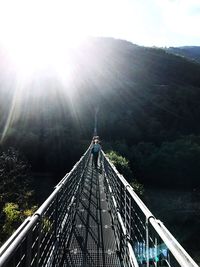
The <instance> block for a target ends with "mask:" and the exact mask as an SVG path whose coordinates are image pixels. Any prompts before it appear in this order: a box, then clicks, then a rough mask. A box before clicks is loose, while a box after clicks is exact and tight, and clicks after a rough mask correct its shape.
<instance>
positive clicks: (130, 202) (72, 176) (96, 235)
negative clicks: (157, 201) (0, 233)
mask: <svg viewBox="0 0 200 267" xmlns="http://www.w3.org/2000/svg"><path fill="white" fill-rule="evenodd" d="M99 162H100V168H99V170H96V169H94V168H93V164H92V158H91V147H89V148H88V150H87V151H86V152H85V154H84V155H83V156H82V157H81V159H80V160H79V161H78V162H77V163H76V164H75V166H74V167H73V169H72V170H71V171H70V172H69V173H68V174H66V175H65V177H64V178H63V179H62V180H61V181H60V182H59V183H58V185H57V186H56V187H55V190H54V191H53V193H52V194H51V195H50V196H49V197H48V198H47V200H46V201H45V202H44V203H43V204H42V206H41V207H40V208H39V209H38V210H37V211H36V212H35V214H34V215H33V216H31V217H29V218H27V219H26V220H25V221H24V223H23V224H22V225H21V226H20V227H19V228H18V229H17V230H16V232H15V233H14V234H13V235H12V236H11V237H10V238H9V239H8V240H7V242H6V243H5V244H4V245H3V246H2V247H1V249H0V266H2V267H4V266H5V267H12V266H18V267H22V266H23V267H24V266H49V267H54V266H56V267H59V266H73V267H81V266H82V267H89V266H90V267H96V266H97V267H101V266H102V267H111V266H112V267H128V266H130V267H151V266H155V267H156V266H157V267H159V266H161V267H164V266H168V267H176V266H182V267H198V265H197V264H196V263H195V262H194V261H193V259H192V258H191V257H190V256H189V255H188V253H187V252H186V251H185V250H184V249H183V247H182V246H181V245H180V244H179V243H178V242H177V240H176V239H175V238H174V237H173V236H172V234H171V233H170V232H169V231H168V230H167V228H166V227H165V226H164V225H163V223H162V222H161V221H160V220H158V219H156V218H155V217H154V216H153V214H152V213H151V212H150V211H149V209H148V208H147V207H146V206H145V205H144V203H143V202H142V201H141V199H140V198H139V197H138V196H137V194H136V193H135V192H134V191H133V189H132V187H131V186H130V185H129V183H128V182H127V181H126V180H125V179H124V177H123V176H122V175H121V174H119V173H118V172H117V170H116V168H115V167H114V165H113V164H112V163H111V162H110V161H109V159H108V158H107V157H106V155H105V154H104V152H103V151H101V152H100V160H99Z"/></svg>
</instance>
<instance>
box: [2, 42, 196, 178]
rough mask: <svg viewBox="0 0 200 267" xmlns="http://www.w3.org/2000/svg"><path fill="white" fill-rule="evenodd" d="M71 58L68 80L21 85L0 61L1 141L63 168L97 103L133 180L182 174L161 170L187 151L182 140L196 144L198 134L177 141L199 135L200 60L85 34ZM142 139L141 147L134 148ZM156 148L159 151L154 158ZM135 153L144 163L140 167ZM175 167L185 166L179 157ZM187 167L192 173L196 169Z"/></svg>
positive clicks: (38, 164)
mask: <svg viewBox="0 0 200 267" xmlns="http://www.w3.org/2000/svg"><path fill="white" fill-rule="evenodd" d="M71 58H72V59H73V60H72V61H71V65H72V66H73V72H72V73H71V77H70V80H69V81H68V82H67V83H65V84H63V83H62V82H61V81H60V80H59V79H58V77H57V76H56V74H55V73H53V72H52V73H51V72H50V73H45V74H43V75H40V76H37V77H33V78H32V80H31V81H30V82H29V84H28V85H26V87H25V88H22V89H20V90H19V87H18V83H17V79H16V75H15V73H14V72H13V71H11V70H12V68H7V69H6V67H5V62H6V61H5V60H4V66H3V67H2V65H1V69H2V71H1V73H0V80H1V85H0V112H1V118H0V125H1V133H2V137H3V138H2V146H3V147H8V146H15V147H17V148H19V149H20V150H22V151H23V152H24V154H25V155H26V156H27V157H28V159H29V160H30V162H31V163H32V166H33V168H34V169H36V170H38V169H39V170H50V171H51V170H54V171H58V170H59V171H61V170H63V171H64V170H66V167H67V166H69V167H71V165H72V164H73V162H74V160H75V159H78V157H79V155H80V153H81V152H83V150H84V149H85V146H86V145H85V144H88V142H89V139H90V137H91V135H92V131H93V126H94V108H95V107H98V108H99V115H98V130H99V135H100V136H101V138H102V139H103V140H104V144H105V143H106V142H107V143H109V144H108V146H107V147H108V148H109V147H110V148H114V149H116V150H118V151H120V152H121V153H122V154H124V155H125V156H127V157H128V158H129V159H130V160H131V164H132V167H134V168H135V170H136V172H137V175H138V177H139V178H140V177H141V179H143V180H145V179H146V180H151V179H156V180H159V177H160V176H161V175H162V176H164V177H168V176H171V179H173V178H174V176H176V175H179V176H180V177H181V175H183V174H184V173H185V174H184V175H186V173H187V172H186V171H185V172H184V173H183V171H182V172H179V174H178V170H177V173H176V172H175V171H174V172H172V173H174V175H172V174H171V173H165V174H163V173H162V170H164V168H163V167H162V166H163V164H164V165H166V171H167V170H168V169H169V168H168V167H169V164H168V163H169V158H172V154H173V155H174V152H173V151H176V150H177V149H179V150H180V151H185V150H183V149H181V146H184V149H186V151H188V150H187V149H189V148H188V147H189V146H187V145H185V142H186V143H188V142H192V143H193V144H194V145H195V144H196V148H197V147H198V148H199V139H198V138H197V139H194V138H193V139H192V141H191V140H188V139H187V140H186V141H183V140H182V141H181V142H182V143H181V144H180V143H179V142H178V143H177V140H178V139H180V138H182V137H183V136H189V135H196V136H198V135H199V134H200V124H199V117H200V106H199V102H200V64H197V63H195V62H191V61H188V60H186V59H185V58H182V57H179V56H176V55H173V54H169V53H168V52H166V51H163V50H162V49H155V48H146V47H139V46H136V45H134V44H132V43H129V42H127V41H122V40H115V39H111V38H91V39H89V40H88V41H87V42H85V44H84V45H83V46H82V47H81V48H80V49H79V50H75V49H72V50H71ZM16 88H18V89H16ZM187 138H188V137H187ZM85 139H87V140H88V141H86V142H85V141H84V140H85ZM141 142H143V143H145V145H144V146H143V148H141V146H139V147H138V145H139V144H140V143H141ZM164 142H170V144H168V145H166V144H165V143H164ZM149 143H151V145H149ZM152 145H153V147H152ZM168 147H171V150H169V149H168ZM175 148H176V149H175ZM161 152H162V153H164V155H165V156H159V153H161ZM170 153H171V154H170ZM158 156H159V158H162V159H165V162H162V161H161V162H160V166H159V167H158V166H154V162H152V160H153V159H154V161H155V158H156V157H158ZM141 157H142V159H143V161H145V160H146V161H145V164H146V165H144V164H143V165H141V160H140V158H141ZM151 157H153V158H151ZM150 158H151V160H150ZM179 158H181V157H179ZM195 158H196V164H197V163H198V160H197V159H198V157H195ZM149 160H150V161H149ZM185 160H186V159H185ZM187 160H188V159H187ZM191 162H192V160H191ZM143 163H144V162H143ZM149 164H150V165H149ZM178 164H179V165H181V164H184V156H183V155H182V161H180V162H179V163H178ZM191 164H192V163H191ZM149 166H154V167H153V170H152V169H151V170H150V169H149ZM195 166H196V165H195ZM199 166H200V164H199ZM141 168H142V171H141ZM173 168H176V166H173ZM190 169H191V166H189V165H188V171H189V170H190ZM193 169H194V170H195V177H197V176H198V174H200V170H199V169H198V167H195V168H194V166H193ZM156 170H157V173H156V174H155V172H156ZM158 170H159V171H158ZM190 175H194V174H192V173H190ZM153 177H156V178H153ZM180 179H181V178H180ZM195 179H196V178H195Z"/></svg>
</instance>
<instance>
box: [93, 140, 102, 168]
mask: <svg viewBox="0 0 200 267" xmlns="http://www.w3.org/2000/svg"><path fill="white" fill-rule="evenodd" d="M100 150H101V146H100V144H99V140H98V139H94V143H93V146H92V150H91V153H92V154H93V163H94V167H95V169H97V167H98V164H97V163H98V157H99V152H100Z"/></svg>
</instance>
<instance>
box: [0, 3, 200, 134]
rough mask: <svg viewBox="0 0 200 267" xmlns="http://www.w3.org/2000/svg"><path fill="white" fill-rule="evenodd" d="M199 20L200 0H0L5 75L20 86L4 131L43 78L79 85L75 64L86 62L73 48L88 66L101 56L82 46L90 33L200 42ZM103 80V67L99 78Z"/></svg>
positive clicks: (147, 41) (150, 41) (68, 87)
mask: <svg viewBox="0 0 200 267" xmlns="http://www.w3.org/2000/svg"><path fill="white" fill-rule="evenodd" d="M199 25H200V2H199V0H63V1H62V0H48V1H47V0H34V1H31V0H18V1H15V0H13V1H12V0H0V49H1V50H0V57H1V62H0V70H1V79H7V81H8V82H9V88H10V89H11V90H13V91H14V92H15V93H14V97H13V100H12V106H11V107H10V113H9V115H8V119H7V122H6V126H5V130H4V133H3V137H4V135H5V133H6V131H7V128H8V127H9V125H10V123H11V122H12V120H14V119H13V118H14V116H15V117H16V116H17V114H18V113H19V112H18V113H17V112H16V110H18V111H19V110H20V109H19V108H18V109H17V108H16V106H17V105H18V106H19V102H20V101H19V100H20V98H21V97H22V95H25V91H27V89H30V88H31V90H32V91H34V92H36V91H37V94H41V92H44V91H45V89H44V88H42V83H40V82H39V80H40V78H42V79H46V80H48V78H51V79H52V76H54V77H55V78H56V79H57V80H58V81H59V84H60V85H61V86H60V87H59V86H57V87H56V90H60V88H61V87H62V85H63V88H64V90H63V91H64V92H65V93H66V94H68V95H69V94H70V92H72V91H73V88H74V87H75V85H74V81H72V83H71V84H70V81H71V80H72V79H73V78H75V80H76V77H77V73H75V72H74V69H77V67H80V68H81V66H79V62H78V61H76V58H74V53H73V51H74V50H76V51H79V52H78V57H79V58H82V57H85V59H84V60H85V61H87V64H88V65H87V66H88V69H89V68H91V66H92V63H91V62H89V61H91V60H93V61H96V60H97V59H96V58H95V57H94V58H92V57H87V55H85V51H84V49H83V50H82V45H83V44H84V42H85V41H86V40H87V37H88V36H95V37H113V38H116V39H124V40H128V41H130V42H132V43H134V44H138V45H142V46H158V47H164V46H181V45H200V33H199V27H198V26H199ZM88 53H89V52H88ZM75 55H76V56H77V53H75ZM108 64H110V62H108ZM108 64H107V65H108ZM6 69H7V70H8V71H7V72H6ZM99 70H100V68H99ZM84 71H88V70H86V69H85V70H84ZM13 73H14V76H13V77H14V78H12V79H11V78H10V77H11V74H12V75H13ZM107 74H108V75H110V77H114V76H113V75H112V74H110V73H107ZM88 76H89V75H88ZM89 77H90V76H89ZM12 80H13V84H12ZM110 80H112V78H111V79H110ZM113 80H114V78H113ZM100 81H102V79H101V73H100V71H99V75H98V76H97V77H95V81H94V84H97V83H98V84H99V83H100ZM81 82H82V83H84V82H85V81H81ZM31 83H34V86H33V84H31ZM49 83H50V82H49ZM35 84H37V85H35ZM38 84H39V86H38ZM72 84H73V86H72ZM104 84H106V81H105V82H104ZM28 85H30V86H28ZM51 86H52V84H51ZM52 87H53V86H52ZM58 87H59V89H58ZM33 88H34V89H33ZM31 90H29V91H31ZM29 94H31V92H29ZM13 114H14V115H13Z"/></svg>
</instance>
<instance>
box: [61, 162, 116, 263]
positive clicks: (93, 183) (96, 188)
mask: <svg viewBox="0 0 200 267" xmlns="http://www.w3.org/2000/svg"><path fill="white" fill-rule="evenodd" d="M63 266H73V267H80V266H82V267H89V266H91V267H92V266H93V267H95V266H98V267H101V266H102V267H103V266H105V267H111V266H112V267H118V266H119V267H120V266H121V263H120V258H119V255H118V253H117V248H116V243H115V235H114V230H113V228H112V221H111V216H110V212H109V209H108V203H107V200H106V194H105V192H104V182H103V175H102V174H101V173H100V172H99V170H95V169H94V167H93V166H92V161H90V162H89V166H88V168H87V171H86V173H85V176H84V183H83V188H82V192H81V194H80V198H79V202H78V205H77V212H76V216H75V220H74V224H73V229H72V232H71V235H70V237H69V240H68V242H67V244H66V252H65V256H64V262H63Z"/></svg>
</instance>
